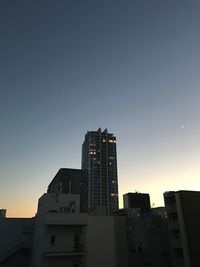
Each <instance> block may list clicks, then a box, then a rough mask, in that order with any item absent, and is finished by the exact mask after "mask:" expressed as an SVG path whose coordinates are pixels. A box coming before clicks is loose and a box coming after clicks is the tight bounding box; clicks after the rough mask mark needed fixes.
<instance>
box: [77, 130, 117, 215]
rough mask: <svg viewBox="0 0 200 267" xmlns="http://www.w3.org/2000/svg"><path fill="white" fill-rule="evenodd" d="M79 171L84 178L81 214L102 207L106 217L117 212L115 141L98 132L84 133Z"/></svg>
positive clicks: (107, 135)
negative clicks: (82, 172)
mask: <svg viewBox="0 0 200 267" xmlns="http://www.w3.org/2000/svg"><path fill="white" fill-rule="evenodd" d="M82 170H84V171H85V173H86V175H85V178H84V180H83V183H82V189H81V211H83V212H88V211H90V210H91V209H94V208H95V206H105V207H106V213H107V215H111V214H112V213H113V211H114V210H116V209H118V177H117V152H116V137H115V136H114V135H113V134H111V133H108V131H107V129H105V130H104V131H101V128H99V129H98V130H97V131H88V132H87V134H86V135H85V140H84V142H83V145H82Z"/></svg>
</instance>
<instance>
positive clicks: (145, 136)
mask: <svg viewBox="0 0 200 267" xmlns="http://www.w3.org/2000/svg"><path fill="white" fill-rule="evenodd" d="M199 14H200V2H199V0H190V1H185V0H182V1H179V0H151V1H149V0H123V1H122V0H121V1H119V0H101V1H94V0H90V1H87V0H85V1H81V0H79V1H78V0H74V1H72V0H59V1H57V0H42V1H41V0H40V1H38V0H34V1H33V0H31V1H30V0H18V1H15V0H1V1H0V122H1V123H0V208H6V209H7V216H8V217H31V216H34V215H35V213H36V209H37V201H38V198H39V197H40V196H41V195H42V194H43V193H45V192H46V190H47V186H48V184H49V183H50V181H51V180H52V178H53V177H54V175H55V174H56V172H57V171H58V169H59V168H64V167H65V168H80V166H81V145H82V142H83V140H84V135H85V133H86V132H87V131H88V130H97V129H98V128H99V127H101V128H102V129H104V128H108V131H109V132H111V133H114V135H115V136H116V137H117V152H118V180H119V193H120V207H122V194H124V193H127V192H135V191H139V192H144V193H149V194H150V197H151V204H152V206H153V207H156V206H161V205H163V192H165V191H171V190H183V189H185V190H197V191H198V190H199V191H200V164H199V161H200V138H199V132H200V123H199V122H200V104H199V103H200V101H199V100H200V88H199V85H200V16H199Z"/></svg>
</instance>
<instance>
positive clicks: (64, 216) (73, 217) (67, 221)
mask: <svg viewBox="0 0 200 267" xmlns="http://www.w3.org/2000/svg"><path fill="white" fill-rule="evenodd" d="M86 224H87V214H84V213H48V214H47V215H46V225H49V226H50V225H51V226H52V225H55V226H56V225H60V226H71V225H86Z"/></svg>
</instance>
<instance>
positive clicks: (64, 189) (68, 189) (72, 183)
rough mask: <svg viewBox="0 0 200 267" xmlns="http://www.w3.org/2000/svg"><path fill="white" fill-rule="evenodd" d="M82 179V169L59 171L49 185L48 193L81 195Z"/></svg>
mask: <svg viewBox="0 0 200 267" xmlns="http://www.w3.org/2000/svg"><path fill="white" fill-rule="evenodd" d="M82 177H83V171H82V170H80V169H70V168H62V169H59V171H58V172H57V174H56V175H55V177H54V178H53V180H52V181H51V183H50V184H49V185H48V190H47V193H55V194H61V193H62V194H69V193H72V194H80V183H81V180H82Z"/></svg>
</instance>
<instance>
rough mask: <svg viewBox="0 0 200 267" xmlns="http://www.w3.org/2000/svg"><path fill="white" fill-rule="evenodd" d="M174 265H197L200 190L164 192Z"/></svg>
mask: <svg viewBox="0 0 200 267" xmlns="http://www.w3.org/2000/svg"><path fill="white" fill-rule="evenodd" d="M164 200H165V206H166V210H167V217H168V229H169V237H170V244H171V254H172V260H173V266H174V267H199V266H200V264H199V240H200V227H199V225H200V192H195V191H177V192H174V191H171V192H166V193H164Z"/></svg>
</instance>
